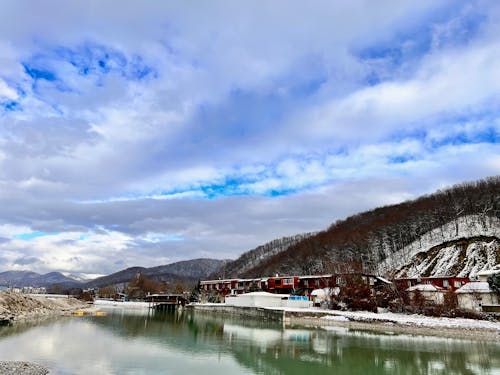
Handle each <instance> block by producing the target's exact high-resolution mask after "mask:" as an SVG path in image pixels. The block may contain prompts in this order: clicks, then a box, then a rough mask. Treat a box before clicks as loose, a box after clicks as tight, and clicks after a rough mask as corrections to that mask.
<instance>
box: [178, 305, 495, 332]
mask: <svg viewBox="0 0 500 375" xmlns="http://www.w3.org/2000/svg"><path fill="white" fill-rule="evenodd" d="M188 307H191V308H193V309H194V310H195V311H200V312H211V313H215V314H226V315H235V316H241V317H246V318H254V319H265V320H276V321H280V322H283V324H284V325H285V326H295V325H296V326H308V327H320V328H325V329H330V328H329V327H333V326H337V327H345V328H349V329H361V330H371V331H378V332H386V333H392V332H394V333H408V334H414V335H426V336H441V337H456V338H472V339H478V340H493V341H499V340H500V322H499V321H489V320H474V319H464V318H439V317H429V316H423V315H416V314H413V315H412V314H395V313H390V312H380V313H373V312H368V311H340V310H323V309H319V308H309V309H304V308H287V307H285V308H256V307H234V306H228V305H225V304H221V303H217V304H216V303H207V304H192V305H189V306H188ZM266 312H267V313H266Z"/></svg>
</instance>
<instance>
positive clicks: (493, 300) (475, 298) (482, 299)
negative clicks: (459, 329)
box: [455, 281, 499, 311]
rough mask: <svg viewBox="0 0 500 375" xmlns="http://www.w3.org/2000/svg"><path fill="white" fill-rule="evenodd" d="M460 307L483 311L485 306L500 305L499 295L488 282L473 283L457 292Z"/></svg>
mask: <svg viewBox="0 0 500 375" xmlns="http://www.w3.org/2000/svg"><path fill="white" fill-rule="evenodd" d="M455 293H456V294H457V299H458V307H460V308H461V309H466V310H475V311H483V306H485V305H487V306H491V305H498V304H499V299H498V293H496V292H495V291H493V290H492V289H491V288H490V285H489V284H488V282H486V281H472V282H470V283H468V284H465V285H464V286H463V287H461V288H460V289H458V290H457V291H456V292H455Z"/></svg>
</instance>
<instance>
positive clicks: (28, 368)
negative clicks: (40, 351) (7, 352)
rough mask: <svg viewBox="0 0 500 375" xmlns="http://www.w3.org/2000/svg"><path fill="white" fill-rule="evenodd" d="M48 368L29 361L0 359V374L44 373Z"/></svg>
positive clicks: (47, 371) (42, 374)
mask: <svg viewBox="0 0 500 375" xmlns="http://www.w3.org/2000/svg"><path fill="white" fill-rule="evenodd" d="M48 373H49V370H47V369H46V368H45V367H42V366H40V365H37V364H35V363H29V362H17V361H0V374H2V375H45V374H48Z"/></svg>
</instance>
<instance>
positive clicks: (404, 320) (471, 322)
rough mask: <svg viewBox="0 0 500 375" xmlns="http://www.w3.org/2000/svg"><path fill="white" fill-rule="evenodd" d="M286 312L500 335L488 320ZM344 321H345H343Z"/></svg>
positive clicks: (498, 328)
mask: <svg viewBox="0 0 500 375" xmlns="http://www.w3.org/2000/svg"><path fill="white" fill-rule="evenodd" d="M283 310H285V311H288V312H300V313H308V312H309V313H311V315H316V316H317V317H319V316H318V315H319V314H322V315H323V316H321V319H324V320H335V321H342V320H341V319H342V318H344V319H348V320H349V321H356V322H365V323H370V322H379V323H393V324H400V325H406V326H418V327H427V328H454V329H465V330H471V329H488V330H494V331H498V333H499V334H500V322H491V321H488V320H475V319H465V318H442V317H439V318H438V317H431V316H424V315H418V314H396V313H391V312H383V313H373V312H369V311H339V310H321V309H318V308H311V309H291V308H284V309H283ZM343 321H346V320H343Z"/></svg>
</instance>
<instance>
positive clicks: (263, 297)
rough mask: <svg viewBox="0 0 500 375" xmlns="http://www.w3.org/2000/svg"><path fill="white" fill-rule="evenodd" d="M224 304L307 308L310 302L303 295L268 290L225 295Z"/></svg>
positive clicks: (310, 304)
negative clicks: (276, 292)
mask: <svg viewBox="0 0 500 375" xmlns="http://www.w3.org/2000/svg"><path fill="white" fill-rule="evenodd" d="M226 305H229V306H237V307H264V308H273V307H296V308H308V307H311V306H312V302H311V301H309V299H308V298H307V297H304V296H291V295H289V294H275V293H268V292H251V293H245V294H239V295H232V296H227V297H226Z"/></svg>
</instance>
